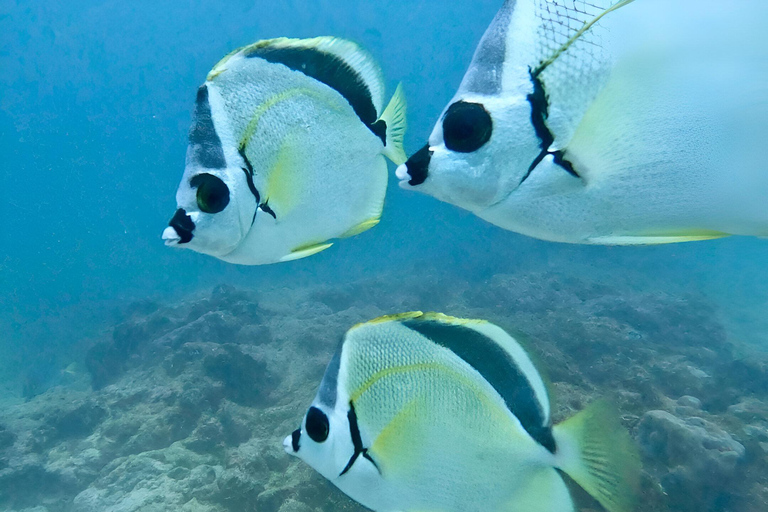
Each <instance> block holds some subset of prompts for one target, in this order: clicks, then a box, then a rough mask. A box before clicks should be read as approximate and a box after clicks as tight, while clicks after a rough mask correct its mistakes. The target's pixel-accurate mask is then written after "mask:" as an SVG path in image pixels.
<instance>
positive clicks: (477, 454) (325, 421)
mask: <svg viewBox="0 0 768 512" xmlns="http://www.w3.org/2000/svg"><path fill="white" fill-rule="evenodd" d="M283 445H284V447H285V450H286V452H288V453H289V454H292V455H295V456H297V457H299V458H300V459H302V460H303V461H305V462H306V463H307V464H309V465H310V466H312V467H313V468H314V469H315V470H317V471H318V472H319V473H320V474H321V475H323V476H324V477H325V478H327V479H328V480H330V481H331V482H332V483H333V484H334V485H336V486H337V487H338V488H339V489H341V490H342V491H344V492H345V493H346V494H347V495H349V496H350V497H351V498H353V499H354V500H356V501H358V502H360V503H361V504H363V505H364V506H366V507H368V508H370V509H372V510H374V511H376V512H420V511H433V512H490V511H493V512H505V511H509V512H513V511H525V512H573V511H574V503H573V500H572V498H571V496H570V495H569V492H568V489H567V488H566V484H565V482H564V481H563V478H562V476H561V475H560V474H559V473H558V470H559V471H563V472H564V473H565V474H567V475H568V476H570V477H571V478H572V479H573V480H574V481H576V483H578V484H579V485H580V486H581V487H583V488H584V489H585V490H586V491H587V492H589V493H590V494H591V495H592V496H593V497H594V498H595V499H597V500H598V501H599V502H600V503H601V504H602V505H603V506H604V507H605V508H606V509H607V510H608V511H609V512H626V511H629V510H630V509H631V507H632V503H633V502H634V500H635V494H636V488H637V487H636V486H637V479H638V475H639V462H638V456H637V452H636V450H635V449H634V447H633V445H632V442H631V440H630V438H629V435H628V434H627V432H626V431H624V430H623V428H622V427H621V425H620V423H619V421H618V418H617V417H616V416H615V415H613V414H612V413H611V412H610V408H608V407H606V406H604V405H599V404H595V405H593V406H591V407H589V408H587V409H586V410H584V411H582V412H580V413H578V414H576V415H575V416H573V417H572V418H570V419H568V420H566V421H564V422H563V423H560V424H558V425H555V426H552V416H551V406H550V401H549V397H548V394H547V388H546V386H545V384H544V381H543V379H542V377H541V375H540V374H539V372H538V371H537V370H536V367H535V366H534V364H533V362H532V361H531V359H530V357H529V356H528V355H527V354H526V352H525V350H524V349H523V348H522V347H521V345H520V344H519V343H518V341H517V340H516V339H515V338H513V337H512V336H510V335H509V334H508V333H506V332H505V331H504V330H502V329H501V328H499V327H497V326H496V325H493V324H491V323H488V322H484V321H478V320H464V319H458V318H452V317H448V316H445V315H442V314H437V313H426V314H422V313H421V312H414V313H404V314H401V315H396V316H391V317H383V318H379V319H376V320H372V321H370V322H367V323H364V324H360V325H357V326H355V327H353V328H352V329H350V330H349V331H348V332H347V334H346V335H345V336H344V339H343V340H342V343H341V345H340V346H339V349H338V350H337V352H336V354H335V355H334V356H333V358H332V359H331V362H330V364H329V365H328V368H327V370H326V372H325V376H324V377H323V381H322V383H321V384H320V389H319V390H318V392H317V396H316V397H315V400H314V402H313V403H312V405H311V407H310V408H309V410H308V411H307V414H306V416H305V417H304V421H303V422H302V425H301V427H300V428H299V429H297V430H296V431H294V432H293V434H292V435H290V436H288V437H287V438H286V439H285V441H284V442H283Z"/></svg>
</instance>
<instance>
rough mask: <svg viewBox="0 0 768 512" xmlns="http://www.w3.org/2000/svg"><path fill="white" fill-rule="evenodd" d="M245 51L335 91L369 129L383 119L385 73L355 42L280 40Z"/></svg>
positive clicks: (259, 44)
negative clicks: (281, 65)
mask: <svg viewBox="0 0 768 512" xmlns="http://www.w3.org/2000/svg"><path fill="white" fill-rule="evenodd" d="M241 52H242V54H243V56H244V57H246V58H260V59H264V60H266V61H268V62H273V63H279V64H284V65H285V66H287V67H289V68H291V69H293V70H295V71H300V72H302V73H304V74H305V75H307V76H309V77H311V78H314V79H315V80H318V81H320V82H322V83H324V84H326V85H328V86H329V87H331V88H333V89H335V90H336V91H338V92H339V94H341V95H342V96H344V98H346V100H347V101H348V102H349V104H350V105H351V106H352V108H353V109H354V110H355V113H356V114H357V116H358V117H359V118H360V120H362V121H363V123H365V125H366V126H368V127H371V126H373V124H374V123H375V122H376V120H377V119H378V118H379V115H380V113H381V110H382V108H383V103H384V81H383V78H382V73H381V70H380V68H379V67H378V65H377V64H376V62H375V61H374V60H373V57H371V55H370V54H368V52H366V51H365V50H363V49H362V48H360V47H359V46H358V45H356V44H355V43H352V42H350V41H346V40H344V39H338V38H335V37H316V38H314V39H288V38H278V39H269V40H265V41H259V42H257V43H254V44H252V45H250V46H246V47H245V48H243V49H242V50H241Z"/></svg>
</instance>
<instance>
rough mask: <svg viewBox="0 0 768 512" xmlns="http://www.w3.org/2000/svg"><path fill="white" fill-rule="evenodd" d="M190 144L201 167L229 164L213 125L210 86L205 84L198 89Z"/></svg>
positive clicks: (193, 158)
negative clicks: (209, 99)
mask: <svg viewBox="0 0 768 512" xmlns="http://www.w3.org/2000/svg"><path fill="white" fill-rule="evenodd" d="M189 146H190V150H191V151H192V161H194V162H196V163H198V164H200V166H201V167H205V168H208V169H224V168H225V167H226V166H227V162H226V160H225V159H224V149H223V148H222V147H221V139H220V138H219V134H218V133H216V127H214V125H213V118H212V117H211V104H210V103H209V101H208V87H207V86H205V85H203V86H202V87H200V88H199V89H198V90H197V100H196V101H195V113H194V117H193V120H192V128H191V129H190V131H189Z"/></svg>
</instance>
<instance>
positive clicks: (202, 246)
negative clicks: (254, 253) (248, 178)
mask: <svg viewBox="0 0 768 512" xmlns="http://www.w3.org/2000/svg"><path fill="white" fill-rule="evenodd" d="M240 174H242V171H240ZM238 178H239V176H238V174H237V173H234V172H228V170H227V169H221V170H218V169H187V172H185V173H184V178H183V179H182V181H181V184H180V185H179V188H178V190H177V192H176V204H177V210H176V213H175V214H174V215H173V217H172V218H171V220H170V222H169V223H168V227H167V228H166V229H165V231H164V232H163V240H164V241H165V244H166V245H168V246H172V247H182V248H187V249H192V250H193V251H196V252H200V253H203V254H209V255H211V256H216V257H223V256H226V255H227V254H229V253H230V252H232V251H233V250H234V249H235V248H236V247H237V246H238V245H239V244H240V242H242V241H243V239H244V238H245V237H246V236H247V235H248V231H249V230H250V226H251V219H252V218H253V213H254V212H255V210H256V203H255V201H254V200H253V198H250V201H242V200H239V198H238V194H237V191H238V190H239V189H241V187H239V186H238V185H240V183H238V182H239V181H240V180H239V179H238ZM243 185H244V184H243ZM248 195H250V194H248ZM246 199H248V198H246ZM249 215H250V218H249Z"/></svg>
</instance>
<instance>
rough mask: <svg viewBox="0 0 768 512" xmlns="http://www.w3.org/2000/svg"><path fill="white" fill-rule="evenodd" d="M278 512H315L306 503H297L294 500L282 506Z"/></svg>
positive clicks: (287, 501)
mask: <svg viewBox="0 0 768 512" xmlns="http://www.w3.org/2000/svg"><path fill="white" fill-rule="evenodd" d="M278 512H313V511H312V509H311V508H309V506H308V505H306V504H305V503H302V502H300V501H296V500H294V499H287V500H286V501H285V502H284V503H283V504H282V505H281V506H280V509H279V510H278Z"/></svg>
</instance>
